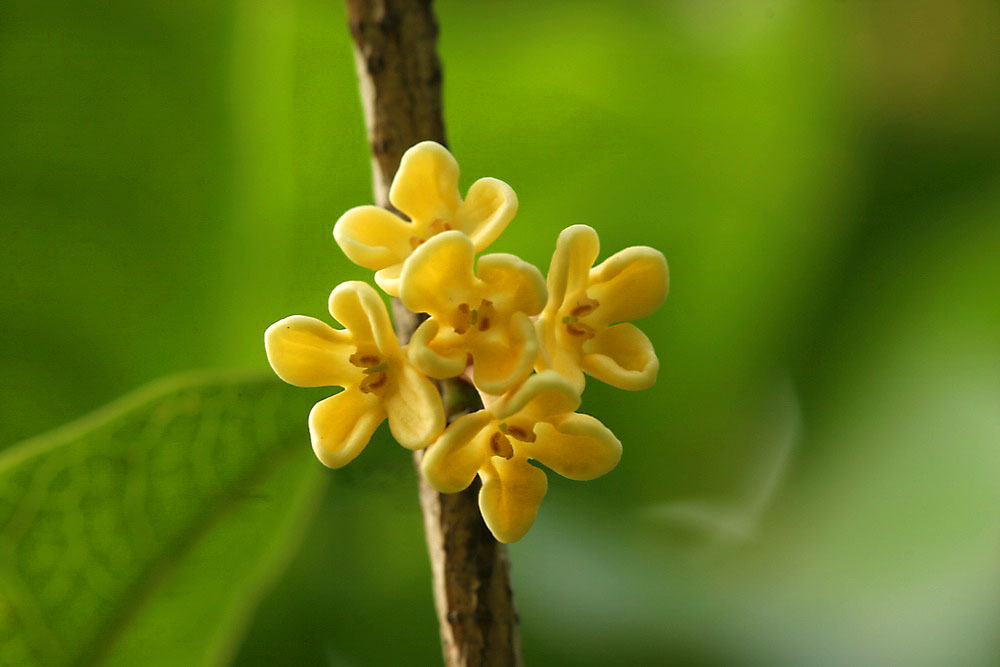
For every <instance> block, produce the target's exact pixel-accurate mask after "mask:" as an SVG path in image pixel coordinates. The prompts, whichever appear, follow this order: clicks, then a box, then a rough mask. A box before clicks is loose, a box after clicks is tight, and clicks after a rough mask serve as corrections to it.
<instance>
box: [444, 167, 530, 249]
mask: <svg viewBox="0 0 1000 667" xmlns="http://www.w3.org/2000/svg"><path fill="white" fill-rule="evenodd" d="M515 213H517V195H516V194H514V190H513V189H512V188H511V187H510V186H509V185H507V184H506V183H504V182H503V181H501V180H498V179H496V178H480V179H479V180H478V181H476V182H475V183H473V184H472V187H470V188H469V192H468V194H467V195H466V197H465V201H464V202H462V204H461V205H460V206H459V207H458V210H457V211H455V218H454V221H453V223H452V224H453V226H454V228H455V229H460V230H462V231H463V232H465V233H466V234H468V236H469V238H471V239H472V243H473V244H474V245H475V246H476V252H481V251H482V250H483V249H484V248H486V247H487V246H489V245H490V244H491V243H493V242H494V241H495V240H496V239H497V237H498V236H500V234H501V233H502V232H503V230H504V229H506V228H507V224H508V223H509V222H510V221H511V220H512V219H513V218H514V214H515Z"/></svg>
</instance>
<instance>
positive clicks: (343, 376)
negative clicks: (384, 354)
mask: <svg viewBox="0 0 1000 667" xmlns="http://www.w3.org/2000/svg"><path fill="white" fill-rule="evenodd" d="M264 348H265V349H266V350H267V360H268V361H269V362H270V364H271V368H273V369H274V372H275V373H277V374H278V377H280V378H281V379H282V380H284V381H285V382H288V383H289V384H294V385H298V386H300V387H332V386H345V385H347V384H351V383H352V382H356V381H357V379H358V376H359V374H360V371H359V369H358V368H356V367H354V366H353V365H351V363H350V362H349V361H348V358H349V357H350V356H351V355H352V354H354V351H355V349H356V348H355V345H354V340H353V337H352V336H351V334H350V333H348V332H347V331H343V330H340V329H334V328H333V327H331V326H330V325H329V324H327V323H326V322H321V321H320V320H317V319H316V318H313V317H306V316H305V315H292V316H291V317H286V318H285V319H283V320H280V321H278V322H275V323H274V324H272V325H271V326H269V327H268V328H267V331H265V332H264Z"/></svg>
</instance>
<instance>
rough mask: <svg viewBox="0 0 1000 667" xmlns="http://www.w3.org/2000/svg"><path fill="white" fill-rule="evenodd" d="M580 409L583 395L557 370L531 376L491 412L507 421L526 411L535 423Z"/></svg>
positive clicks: (501, 400)
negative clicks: (508, 418)
mask: <svg viewBox="0 0 1000 667" xmlns="http://www.w3.org/2000/svg"><path fill="white" fill-rule="evenodd" d="M578 407H580V392H578V391H577V390H576V389H575V388H574V387H573V385H572V384H571V383H570V381H569V380H567V379H566V378H564V377H563V376H561V375H559V373H556V372H555V371H552V370H548V371H542V372H541V373H536V374H535V375H532V376H531V377H529V378H528V379H527V380H525V381H524V383H523V384H521V386H520V387H518V388H517V389H515V390H514V391H513V392H511V393H508V394H506V395H505V396H503V398H501V399H499V400H498V401H497V402H496V403H494V404H493V406H492V407H491V408H490V410H491V411H492V412H493V414H494V415H496V417H497V419H506V418H507V417H510V416H512V415H514V414H517V413H519V412H523V413H524V414H525V415H526V416H529V417H531V418H532V419H534V420H536V421H541V420H543V419H550V418H552V417H555V416H558V415H562V414H566V413H569V412H576V409H577V408H578Z"/></svg>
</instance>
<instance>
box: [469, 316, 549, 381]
mask: <svg viewBox="0 0 1000 667" xmlns="http://www.w3.org/2000/svg"><path fill="white" fill-rule="evenodd" d="M469 351H470V352H471V353H472V377H473V381H474V382H475V384H476V387H478V388H479V389H480V390H481V391H484V392H486V393H487V394H496V395H499V394H502V393H504V392H506V391H507V390H508V389H510V388H511V387H513V386H514V385H515V384H517V383H519V382H521V381H522V380H523V379H524V378H526V377H528V374H529V373H531V369H532V368H533V367H534V365H535V356H536V354H537V353H538V342H537V340H536V338H535V327H534V325H533V324H532V322H531V319H530V318H529V317H528V316H527V315H525V314H524V313H514V315H513V316H512V317H511V318H510V322H509V324H508V326H507V330H506V331H500V330H498V329H493V330H490V331H486V332H476V334H475V335H473V336H472V337H471V340H470V341H469Z"/></svg>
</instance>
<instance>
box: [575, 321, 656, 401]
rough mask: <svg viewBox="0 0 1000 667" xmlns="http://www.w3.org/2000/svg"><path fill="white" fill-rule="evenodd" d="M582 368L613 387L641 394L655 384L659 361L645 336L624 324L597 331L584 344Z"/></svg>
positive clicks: (632, 325) (635, 328) (634, 327)
mask: <svg viewBox="0 0 1000 667" xmlns="http://www.w3.org/2000/svg"><path fill="white" fill-rule="evenodd" d="M582 367H583V370H584V372H586V373H587V374H588V375H591V376H593V377H595V378H597V379H598V380H600V381H601V382H607V383H608V384H610V385H611V386H612V387H618V388H619V389H628V390H630V391H638V390H640V389H648V388H649V387H652V386H653V384H654V383H655V382H656V374H657V372H658V371H659V370H660V361H659V359H657V358H656V351H655V350H653V344H652V343H651V342H650V341H649V338H648V337H647V336H646V334H644V333H643V332H642V331H640V330H639V328H638V327H636V326H635V325H634V324H629V323H628V322H623V323H622V324H616V325H614V326H611V327H607V328H606V329H602V330H600V331H598V332H597V335H596V336H595V337H594V338H592V339H591V340H588V341H587V342H586V343H584V344H583V362H582Z"/></svg>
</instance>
